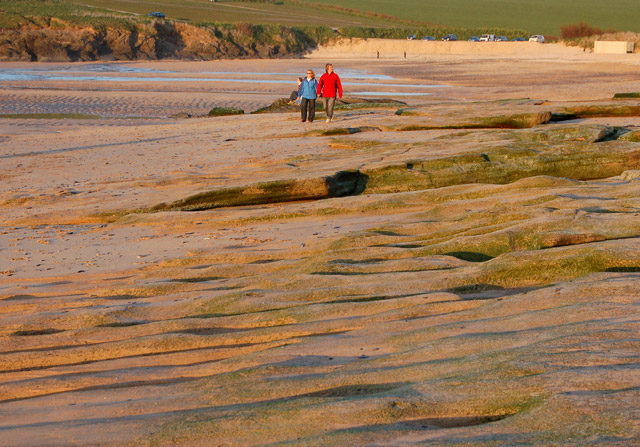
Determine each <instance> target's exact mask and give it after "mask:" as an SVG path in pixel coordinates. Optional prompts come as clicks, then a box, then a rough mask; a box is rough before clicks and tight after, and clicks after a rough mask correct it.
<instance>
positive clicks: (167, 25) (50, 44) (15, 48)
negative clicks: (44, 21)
mask: <svg viewBox="0 0 640 447" xmlns="http://www.w3.org/2000/svg"><path fill="white" fill-rule="evenodd" d="M272 31H273V30H272ZM306 37H307V36H304V35H301V34H300V33H296V32H293V31H292V30H291V29H288V28H284V27H281V28H279V30H278V31H277V33H276V35H273V36H270V38H269V39H263V38H261V36H260V33H256V32H254V30H253V28H252V27H251V26H248V25H245V26H240V25H238V26H231V25H230V26H227V27H222V26H220V27H219V26H211V27H197V26H193V25H189V24H185V23H177V22H169V21H166V22H165V21H157V22H152V23H148V24H134V23H131V24H128V26H126V27H119V28H108V27H100V26H96V27H76V26H63V27H61V28H60V29H59V28H55V29H54V28H22V29H9V30H0V60H3V61H32V62H34V61H41V62H63V61H71V62H76V61H93V60H137V59H141V60H153V59H167V58H174V59H193V60H212V59H231V58H243V57H250V58H267V57H279V56H289V55H293V54H296V53H300V52H303V51H304V50H306V48H307V46H308V45H313V42H312V41H309V40H307V39H306Z"/></svg>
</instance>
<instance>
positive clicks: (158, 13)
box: [147, 11, 164, 19]
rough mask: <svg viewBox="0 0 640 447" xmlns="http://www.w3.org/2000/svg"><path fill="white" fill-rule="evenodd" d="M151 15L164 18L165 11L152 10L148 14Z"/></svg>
mask: <svg viewBox="0 0 640 447" xmlns="http://www.w3.org/2000/svg"><path fill="white" fill-rule="evenodd" d="M147 15H148V16H149V17H157V18H159V19H164V12H157V11H156V12H150V13H149V14H147Z"/></svg>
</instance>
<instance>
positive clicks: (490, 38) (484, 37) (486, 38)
mask: <svg viewBox="0 0 640 447" xmlns="http://www.w3.org/2000/svg"><path fill="white" fill-rule="evenodd" d="M494 40H496V36H495V35H494V34H483V35H482V36H480V42H493V41H494Z"/></svg>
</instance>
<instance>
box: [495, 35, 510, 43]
mask: <svg viewBox="0 0 640 447" xmlns="http://www.w3.org/2000/svg"><path fill="white" fill-rule="evenodd" d="M508 41H509V39H507V36H498V37H496V42H508Z"/></svg>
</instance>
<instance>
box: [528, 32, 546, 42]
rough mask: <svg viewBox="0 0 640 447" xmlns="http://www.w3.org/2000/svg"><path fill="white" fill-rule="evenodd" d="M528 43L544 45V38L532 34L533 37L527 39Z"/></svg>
mask: <svg viewBox="0 0 640 447" xmlns="http://www.w3.org/2000/svg"><path fill="white" fill-rule="evenodd" d="M529 42H540V43H544V36H543V35H541V34H534V35H533V36H531V37H529Z"/></svg>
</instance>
